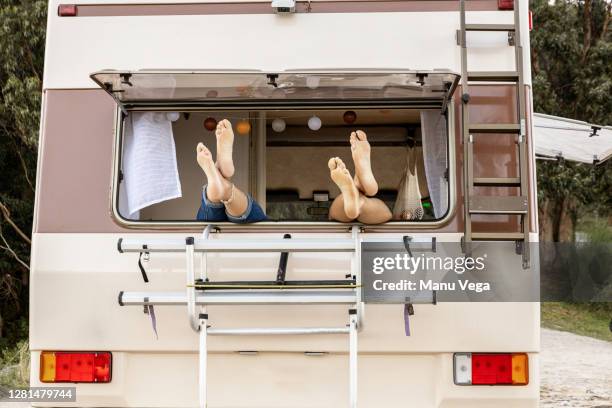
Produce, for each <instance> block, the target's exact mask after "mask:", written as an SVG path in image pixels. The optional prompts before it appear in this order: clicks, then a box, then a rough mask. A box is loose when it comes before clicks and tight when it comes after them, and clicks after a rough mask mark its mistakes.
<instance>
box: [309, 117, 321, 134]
mask: <svg viewBox="0 0 612 408" xmlns="http://www.w3.org/2000/svg"><path fill="white" fill-rule="evenodd" d="M321 125H322V123H321V118H319V117H318V116H316V115H313V116H312V117H311V118H310V119H308V128H309V129H310V130H315V131H316V130H319V129H321Z"/></svg>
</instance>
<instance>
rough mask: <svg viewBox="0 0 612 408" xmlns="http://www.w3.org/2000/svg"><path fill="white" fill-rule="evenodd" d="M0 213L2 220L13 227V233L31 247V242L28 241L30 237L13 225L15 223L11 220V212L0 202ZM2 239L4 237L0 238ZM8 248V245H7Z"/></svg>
mask: <svg viewBox="0 0 612 408" xmlns="http://www.w3.org/2000/svg"><path fill="white" fill-rule="evenodd" d="M0 211H1V212H2V215H3V216H4V219H5V220H6V222H8V223H9V225H10V226H11V227H13V229H14V230H15V232H16V233H17V234H18V235H19V236H20V237H21V238H22V239H23V240H24V241H25V242H27V243H28V244H30V245H32V240H30V237H29V236H28V235H27V234H26V233H24V232H23V231H22V230H21V228H19V226H18V225H17V224H15V221H13V219H12V218H11V212H10V211H9V209H8V207H7V206H6V205H4V203H3V202H1V201H0ZM2 238H3V239H4V237H2ZM7 246H8V244H7Z"/></svg>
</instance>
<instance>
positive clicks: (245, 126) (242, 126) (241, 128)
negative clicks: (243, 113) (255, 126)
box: [236, 120, 251, 135]
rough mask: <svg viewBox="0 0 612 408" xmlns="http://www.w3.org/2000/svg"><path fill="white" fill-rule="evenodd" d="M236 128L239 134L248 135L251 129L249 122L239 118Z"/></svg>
mask: <svg viewBox="0 0 612 408" xmlns="http://www.w3.org/2000/svg"><path fill="white" fill-rule="evenodd" d="M236 130H237V131H238V133H240V134H241V135H248V134H249V132H250V131H251V124H250V123H249V122H248V121H246V120H241V121H240V122H238V123H237V124H236Z"/></svg>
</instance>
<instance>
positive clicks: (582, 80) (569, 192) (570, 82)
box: [530, 0, 612, 241]
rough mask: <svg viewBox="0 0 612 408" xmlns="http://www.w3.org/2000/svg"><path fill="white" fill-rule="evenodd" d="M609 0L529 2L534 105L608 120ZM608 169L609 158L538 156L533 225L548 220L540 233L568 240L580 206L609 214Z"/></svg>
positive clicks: (611, 105) (611, 183) (611, 74)
mask: <svg viewBox="0 0 612 408" xmlns="http://www.w3.org/2000/svg"><path fill="white" fill-rule="evenodd" d="M611 7H612V2H609V1H606V0H581V1H570V0H557V1H555V2H554V3H550V2H549V1H548V0H533V1H532V2H531V6H530V8H531V10H532V12H533V25H534V29H533V31H532V32H531V63H532V77H533V99H534V109H535V111H537V112H543V113H548V114H551V115H557V116H563V117H568V118H574V119H578V120H583V121H587V122H591V123H598V124H604V125H609V124H612V98H610V95H611V94H612V64H610V61H612V42H611V41H610V39H611V38H610V36H611V35H610V30H609V26H610V21H611V20H612V10H611ZM611 170H612V166H611V165H610V163H606V164H603V165H599V166H596V167H594V166H592V165H584V164H575V163H569V162H565V161H560V162H555V161H539V162H538V168H537V172H538V199H539V208H540V220H541V224H542V225H543V228H541V230H544V231H546V227H547V225H550V226H551V231H549V237H548V238H552V239H553V240H555V241H561V240H568V239H569V240H571V239H573V231H574V229H575V225H576V221H577V220H578V217H579V215H580V214H582V213H585V212H589V211H591V212H593V211H594V212H596V213H598V214H600V215H603V216H606V215H608V214H610V208H611V206H610V204H611V201H612V200H611V191H612V180H611V178H612V176H611V175H610V172H611ZM564 226H565V227H567V226H569V227H567V228H565V231H564Z"/></svg>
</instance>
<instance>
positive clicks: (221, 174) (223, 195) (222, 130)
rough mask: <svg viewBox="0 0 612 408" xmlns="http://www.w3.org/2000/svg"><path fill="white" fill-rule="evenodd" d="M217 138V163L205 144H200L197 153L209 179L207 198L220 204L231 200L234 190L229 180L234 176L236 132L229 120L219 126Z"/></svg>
mask: <svg viewBox="0 0 612 408" xmlns="http://www.w3.org/2000/svg"><path fill="white" fill-rule="evenodd" d="M215 136H216V137H217V160H216V161H215V160H213V157H212V153H211V152H210V150H208V148H207V147H206V146H204V144H203V143H198V146H197V148H196V151H197V159H198V164H199V165H200V167H201V168H202V170H204V173H206V177H207V179H208V186H207V187H206V195H207V198H208V199H209V200H210V201H212V202H220V201H222V200H223V201H227V200H229V199H231V194H232V188H233V187H232V186H233V184H232V183H231V182H230V181H229V179H230V178H231V177H232V176H233V175H234V160H233V158H232V149H233V145H234V131H233V130H232V124H231V123H230V121H229V120H227V119H223V120H222V121H220V122H219V123H218V124H217V129H216V130H215Z"/></svg>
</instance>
